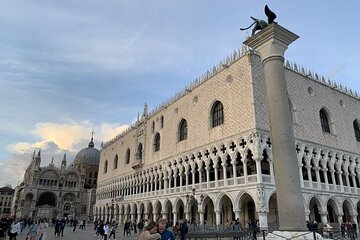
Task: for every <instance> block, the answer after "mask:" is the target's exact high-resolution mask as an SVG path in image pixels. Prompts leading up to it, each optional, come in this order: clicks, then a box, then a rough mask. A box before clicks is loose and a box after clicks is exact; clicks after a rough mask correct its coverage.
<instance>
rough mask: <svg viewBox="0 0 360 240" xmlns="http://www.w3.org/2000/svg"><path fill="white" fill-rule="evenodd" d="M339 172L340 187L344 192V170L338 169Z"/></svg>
mask: <svg viewBox="0 0 360 240" xmlns="http://www.w3.org/2000/svg"><path fill="white" fill-rule="evenodd" d="M337 174H338V177H339V183H340V189H341V191H342V192H343V191H344V183H343V180H342V171H341V170H338V172H337Z"/></svg>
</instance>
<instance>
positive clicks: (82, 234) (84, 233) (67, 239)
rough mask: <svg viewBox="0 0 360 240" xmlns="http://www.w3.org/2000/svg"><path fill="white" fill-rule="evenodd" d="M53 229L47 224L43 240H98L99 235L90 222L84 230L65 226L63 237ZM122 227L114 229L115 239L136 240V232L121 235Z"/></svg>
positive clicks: (20, 237) (23, 239)
mask: <svg viewBox="0 0 360 240" xmlns="http://www.w3.org/2000/svg"><path fill="white" fill-rule="evenodd" d="M27 231H28V228H25V229H24V230H23V231H22V233H21V234H20V236H18V237H17V240H25V238H26V235H27ZM54 232H55V229H54V227H52V226H49V228H48V231H47V237H46V239H45V240H99V237H97V236H95V231H94V225H92V224H88V225H86V229H85V230H81V229H79V227H77V228H76V230H75V232H73V228H72V227H70V226H69V227H68V226H66V227H65V229H64V236H63V237H57V236H55V235H54ZM122 233H123V229H122V227H119V228H118V230H117V231H116V237H117V238H116V239H117V240H122V239H124V240H136V239H137V237H138V234H133V233H132V235H131V236H123V235H122ZM38 239H39V236H38V237H37V239H36V240H38ZM113 239H114V238H113V237H111V240H113Z"/></svg>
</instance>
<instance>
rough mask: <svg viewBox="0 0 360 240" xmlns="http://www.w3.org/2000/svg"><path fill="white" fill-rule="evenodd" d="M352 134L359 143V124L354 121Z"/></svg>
mask: <svg viewBox="0 0 360 240" xmlns="http://www.w3.org/2000/svg"><path fill="white" fill-rule="evenodd" d="M353 128H354V134H355V139H356V141H358V142H360V127H359V122H358V121H357V120H356V119H355V120H354V122H353Z"/></svg>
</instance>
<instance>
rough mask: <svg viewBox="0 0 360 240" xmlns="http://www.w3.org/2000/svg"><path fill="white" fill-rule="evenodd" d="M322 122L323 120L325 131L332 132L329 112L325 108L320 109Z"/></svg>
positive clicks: (322, 125) (322, 124)
mask: <svg viewBox="0 0 360 240" xmlns="http://www.w3.org/2000/svg"><path fill="white" fill-rule="evenodd" d="M320 122H321V129H322V131H323V132H326V133H330V124H329V118H328V114H327V112H326V111H325V109H323V108H322V109H321V110H320Z"/></svg>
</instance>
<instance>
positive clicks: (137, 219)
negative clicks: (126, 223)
mask: <svg viewBox="0 0 360 240" xmlns="http://www.w3.org/2000/svg"><path fill="white" fill-rule="evenodd" d="M140 220H141V214H140V213H138V214H137V218H136V222H137V223H139V222H140Z"/></svg>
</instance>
